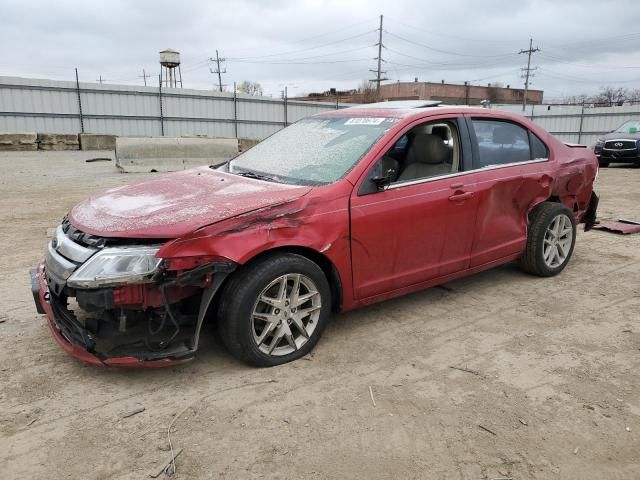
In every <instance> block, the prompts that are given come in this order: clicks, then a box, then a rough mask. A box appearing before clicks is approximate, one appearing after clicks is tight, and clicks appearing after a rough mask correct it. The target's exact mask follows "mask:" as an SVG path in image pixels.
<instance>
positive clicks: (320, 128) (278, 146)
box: [228, 116, 396, 185]
mask: <svg viewBox="0 0 640 480" xmlns="http://www.w3.org/2000/svg"><path fill="white" fill-rule="evenodd" d="M395 122H396V119H395V118H385V117H343V116H340V117H338V116H335V117H324V116H323V117H311V118H307V119H304V120H301V121H299V122H297V123H294V124H293V125H291V126H289V127H287V128H284V129H282V130H280V131H279V132H277V133H275V134H274V135H272V136H270V137H269V138H267V139H265V140H264V141H262V142H260V143H258V144H257V145H256V146H254V147H253V148H251V149H250V150H248V151H246V152H245V153H243V154H241V155H239V156H237V157H236V158H234V159H233V160H231V161H230V162H229V164H228V171H229V172H230V173H236V174H240V175H242V174H243V173H244V174H247V173H249V174H257V175H259V176H262V177H264V178H265V179H272V180H275V181H280V182H284V183H294V184H306V185H318V184H324V183H331V182H334V181H336V180H338V179H339V178H341V177H342V176H343V175H344V174H345V173H347V172H348V171H349V170H350V169H351V168H352V167H353V166H354V165H355V164H356V163H357V162H358V160H360V158H362V156H363V155H364V154H365V153H366V152H367V151H368V150H369V149H370V148H371V146H372V145H373V144H374V143H375V142H376V141H377V140H378V139H379V138H380V137H381V136H382V135H383V134H384V132H386V131H387V130H388V129H389V128H390V127H391V126H392V125H393V124H394V123H395Z"/></svg>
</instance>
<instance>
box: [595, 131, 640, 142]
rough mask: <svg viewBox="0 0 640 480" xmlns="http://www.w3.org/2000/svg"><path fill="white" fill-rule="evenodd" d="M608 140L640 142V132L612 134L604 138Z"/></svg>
mask: <svg viewBox="0 0 640 480" xmlns="http://www.w3.org/2000/svg"><path fill="white" fill-rule="evenodd" d="M602 138H603V139H604V140H605V141H607V140H640V132H638V133H624V132H618V133H616V132H611V133H607V134H606V135H604V136H603V137H602Z"/></svg>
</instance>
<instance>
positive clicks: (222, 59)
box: [209, 50, 227, 92]
mask: <svg viewBox="0 0 640 480" xmlns="http://www.w3.org/2000/svg"><path fill="white" fill-rule="evenodd" d="M225 60H226V59H224V58H220V55H218V50H216V58H210V59H209V61H211V62H215V64H216V67H215V68H209V71H210V72H211V73H214V74H217V75H218V88H219V91H220V92H222V91H223V88H222V87H224V86H226V85H222V74H223V73H227V69H226V68H225V69H224V70H220V62H223V63H224V62H225Z"/></svg>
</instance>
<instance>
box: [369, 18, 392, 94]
mask: <svg viewBox="0 0 640 480" xmlns="http://www.w3.org/2000/svg"><path fill="white" fill-rule="evenodd" d="M382 20H383V16H382V15H380V28H379V29H378V43H376V46H377V47H378V56H377V57H376V58H374V60H377V61H378V68H377V69H376V70H369V71H370V72H373V73H375V74H376V78H375V79H373V80H371V81H372V82H375V83H376V100H380V82H383V81H385V80H389V79H388V78H386V77H383V75H384V74H386V73H387V72H383V71H382V62H383V60H382V47H383V44H382Z"/></svg>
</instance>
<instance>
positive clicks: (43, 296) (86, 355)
mask: <svg viewBox="0 0 640 480" xmlns="http://www.w3.org/2000/svg"><path fill="white" fill-rule="evenodd" d="M44 268H45V267H44V264H42V263H41V264H40V265H39V266H38V267H37V268H34V269H32V270H31V272H30V274H31V292H32V293H33V299H34V301H35V304H36V309H37V311H38V313H41V314H44V315H46V316H47V324H48V325H49V330H51V334H52V335H53V338H54V339H55V341H56V342H57V343H58V345H60V346H61V347H62V348H63V350H64V351H65V352H67V354H69V355H70V356H72V357H74V358H77V359H78V360H82V361H83V362H86V363H90V364H92V365H100V366H116V367H141V368H153V367H166V366H170V365H176V364H179V363H184V362H186V361H189V360H191V358H192V357H186V358H180V359H173V358H161V359H157V360H143V359H140V358H136V357H132V356H128V357H112V358H105V359H100V358H98V357H97V356H96V355H94V354H93V353H91V352H89V351H88V350H87V349H86V348H85V347H84V346H83V345H79V344H78V343H77V342H74V340H73V339H72V338H71V337H72V336H71V335H65V333H64V331H65V327H64V325H63V323H62V319H60V318H57V317H56V314H55V313H54V308H53V306H52V304H51V293H50V292H49V287H48V286H47V281H46V278H45V273H44ZM75 327H76V328H77V329H81V328H82V327H81V326H80V325H75Z"/></svg>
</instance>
